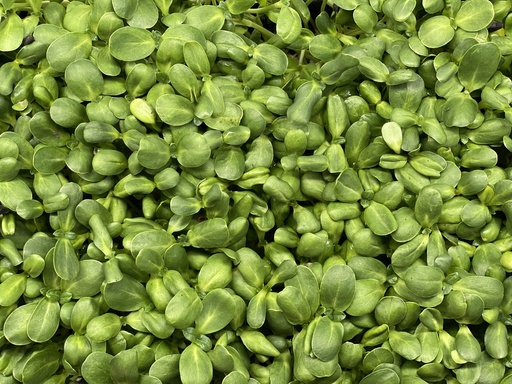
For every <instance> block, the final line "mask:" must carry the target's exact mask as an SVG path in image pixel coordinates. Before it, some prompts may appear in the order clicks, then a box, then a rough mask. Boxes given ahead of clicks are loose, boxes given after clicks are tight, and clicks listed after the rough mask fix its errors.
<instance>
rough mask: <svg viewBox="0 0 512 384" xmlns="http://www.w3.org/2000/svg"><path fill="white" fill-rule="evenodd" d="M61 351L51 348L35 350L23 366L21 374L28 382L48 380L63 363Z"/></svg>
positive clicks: (30, 383) (29, 383)
mask: <svg viewBox="0 0 512 384" xmlns="http://www.w3.org/2000/svg"><path fill="white" fill-rule="evenodd" d="M61 357H62V355H61V353H60V352H59V351H57V350H53V349H51V348H48V349H44V350H41V351H37V352H34V353H32V354H31V355H30V357H29V358H28V360H27V361H26V363H25V364H24V366H23V370H22V372H21V375H22V377H23V382H24V383H27V384H39V383H43V382H47V381H46V380H47V379H49V378H50V377H51V376H52V375H53V374H54V373H55V372H57V370H58V369H59V367H60V365H61Z"/></svg>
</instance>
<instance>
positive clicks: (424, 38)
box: [418, 16, 455, 48]
mask: <svg viewBox="0 0 512 384" xmlns="http://www.w3.org/2000/svg"><path fill="white" fill-rule="evenodd" d="M453 36H455V31H454V29H453V27H452V25H451V22H450V19H449V18H448V17H446V16H434V17H431V18H430V19H427V20H426V21H425V22H424V23H423V24H421V26H420V29H419V30H418V37H419V38H420V40H421V42H422V43H423V45H425V47H427V48H440V47H442V46H443V45H446V44H448V43H449V42H450V41H451V40H452V39H453Z"/></svg>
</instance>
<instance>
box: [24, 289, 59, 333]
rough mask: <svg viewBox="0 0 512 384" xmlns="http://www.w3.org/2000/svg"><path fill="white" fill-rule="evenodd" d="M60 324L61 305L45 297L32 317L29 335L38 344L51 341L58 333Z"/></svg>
mask: <svg viewBox="0 0 512 384" xmlns="http://www.w3.org/2000/svg"><path fill="white" fill-rule="evenodd" d="M59 323H60V305H59V303H58V302H55V301H51V300H50V299H48V298H46V297H44V298H43V299H41V301H39V302H38V303H37V305H36V307H35V309H34V312H32V315H31V316H30V320H29V321H28V325H27V335H28V337H29V338H30V340H32V341H34V342H36V343H44V342H46V341H48V340H50V339H51V338H52V337H53V335H55V333H56V332H57V329H58V328H59Z"/></svg>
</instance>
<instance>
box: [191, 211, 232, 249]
mask: <svg viewBox="0 0 512 384" xmlns="http://www.w3.org/2000/svg"><path fill="white" fill-rule="evenodd" d="M187 239H188V242H189V243H190V244H191V245H192V246H193V247H196V248H220V247H222V246H223V245H224V244H225V243H226V242H227V241H228V239H229V230H228V227H227V223H226V221H225V220H224V219H221V218H214V219H210V220H205V221H203V222H200V223H197V224H195V225H194V226H193V227H192V228H191V229H190V230H189V231H188V232H187Z"/></svg>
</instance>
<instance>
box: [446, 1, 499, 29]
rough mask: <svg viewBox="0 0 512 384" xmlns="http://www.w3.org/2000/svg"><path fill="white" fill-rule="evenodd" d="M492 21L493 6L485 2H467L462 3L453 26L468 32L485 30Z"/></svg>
mask: <svg viewBox="0 0 512 384" xmlns="http://www.w3.org/2000/svg"><path fill="white" fill-rule="evenodd" d="M493 19H494V7H493V4H492V3H491V2H489V1H487V0H469V1H465V2H463V3H462V5H461V7H460V9H459V11H458V12H457V14H456V15H455V24H457V26H458V27H459V28H462V29H463V30H465V31H468V32H477V31H480V30H481V29H484V28H487V27H488V26H489V24H491V23H492V21H493Z"/></svg>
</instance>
